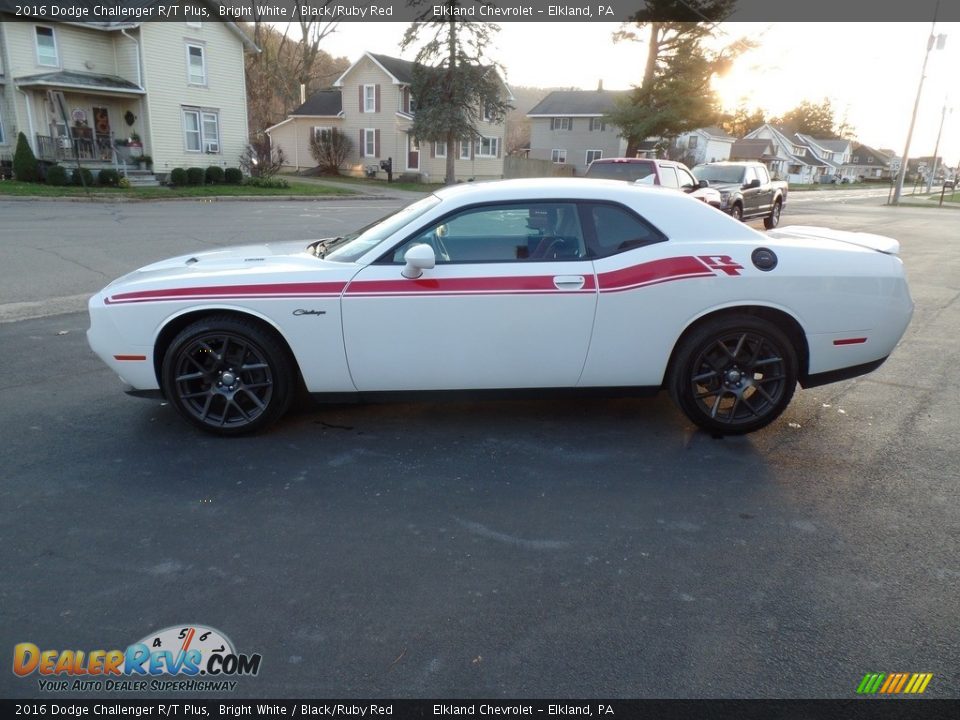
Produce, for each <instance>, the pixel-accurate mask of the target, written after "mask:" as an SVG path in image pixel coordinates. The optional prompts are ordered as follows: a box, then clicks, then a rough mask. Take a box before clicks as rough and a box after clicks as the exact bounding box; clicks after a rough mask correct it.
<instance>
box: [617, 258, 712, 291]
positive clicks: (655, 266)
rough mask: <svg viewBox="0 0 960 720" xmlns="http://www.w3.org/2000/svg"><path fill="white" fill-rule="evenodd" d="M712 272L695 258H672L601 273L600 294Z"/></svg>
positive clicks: (707, 275) (710, 274)
mask: <svg viewBox="0 0 960 720" xmlns="http://www.w3.org/2000/svg"><path fill="white" fill-rule="evenodd" d="M713 276H714V272H713V270H711V269H710V268H709V267H707V266H706V265H705V264H704V263H703V262H701V261H700V260H698V259H697V258H695V257H691V256H688V257H674V258H665V259H663V260H654V261H652V262H647V263H642V264H640V265H634V266H633V267H628V268H624V269H623V270H613V271H611V272H606V273H601V274H600V276H599V279H600V292H618V291H621V290H630V289H632V288H636V287H641V286H643V285H653V284H655V283H662V282H666V281H668V280H682V279H683V278H691V277H713Z"/></svg>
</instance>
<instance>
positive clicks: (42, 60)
mask: <svg viewBox="0 0 960 720" xmlns="http://www.w3.org/2000/svg"><path fill="white" fill-rule="evenodd" d="M36 30H37V36H36V37H37V64H39V65H48V66H50V67H59V66H60V56H59V54H58V53H57V38H56V37H55V36H54V34H53V28H51V27H44V26H43V25H37V28H36Z"/></svg>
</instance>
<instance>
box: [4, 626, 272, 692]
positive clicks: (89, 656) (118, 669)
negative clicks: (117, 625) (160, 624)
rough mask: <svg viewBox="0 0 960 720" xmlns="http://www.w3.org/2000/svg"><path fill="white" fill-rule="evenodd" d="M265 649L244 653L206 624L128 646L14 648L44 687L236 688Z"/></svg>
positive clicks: (18, 668) (18, 662) (16, 661)
mask: <svg viewBox="0 0 960 720" xmlns="http://www.w3.org/2000/svg"><path fill="white" fill-rule="evenodd" d="M261 659H262V657H261V655H260V654H259V653H254V654H252V655H245V654H242V653H238V652H237V651H236V650H235V649H234V646H233V643H232V642H230V640H229V638H227V636H226V635H224V634H223V633H222V632H220V631H219V630H214V629H213V628H211V627H206V626H204V625H174V626H171V627H168V628H165V629H163V630H161V631H160V632H156V633H151V634H150V635H147V636H146V637H145V638H143V639H142V640H140V641H139V642H136V643H133V644H132V645H129V646H128V647H127V648H126V649H125V650H89V651H84V650H41V649H40V648H39V647H38V646H37V645H35V644H34V643H30V642H22V643H18V644H17V645H15V646H14V648H13V672H14V674H15V675H17V676H19V677H22V678H27V677H30V676H32V675H37V676H38V678H37V682H38V683H39V689H40V690H41V691H42V692H76V691H90V692H103V691H108V692H131V691H133V692H136V691H145V690H149V691H153V692H156V691H158V690H159V691H171V692H187V691H196V690H209V691H216V692H223V691H232V690H235V689H236V687H237V682H238V681H237V680H235V679H234V678H237V677H242V676H244V675H248V676H249V675H256V674H257V673H258V672H260V661H261Z"/></svg>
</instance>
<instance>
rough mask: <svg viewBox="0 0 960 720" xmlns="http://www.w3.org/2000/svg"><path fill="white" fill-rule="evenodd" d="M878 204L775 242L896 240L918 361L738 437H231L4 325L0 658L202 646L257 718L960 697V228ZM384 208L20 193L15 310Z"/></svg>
mask: <svg viewBox="0 0 960 720" xmlns="http://www.w3.org/2000/svg"><path fill="white" fill-rule="evenodd" d="M798 195H799V193H798ZM377 202H380V201H377ZM876 202H879V201H871V200H869V199H862V200H859V201H856V202H829V203H825V204H820V203H815V202H803V203H796V204H794V203H792V202H791V205H790V206H789V211H788V212H789V214H785V216H784V223H785V224H799V223H803V224H820V225H832V226H835V227H840V228H845V229H874V230H876V229H877V228H882V232H883V233H885V234H889V235H892V236H895V237H898V238H899V239H900V240H901V242H902V245H903V257H904V260H905V263H906V265H907V269H908V273H909V276H910V279H911V288H912V291H913V294H914V299H915V301H916V304H917V311H916V315H915V318H914V321H913V323H912V325H911V327H910V329H909V330H908V333H907V335H906V337H905V339H904V342H903V343H902V345H901V347H900V348H898V350H897V351H896V352H895V353H894V355H893V356H892V357H891V359H890V360H889V361H888V362H887V363H886V364H885V365H884V366H883V367H882V368H881V369H880V370H878V371H877V372H875V373H873V374H872V375H869V376H866V377H864V378H860V379H857V380H853V381H848V382H844V383H839V384H835V385H830V386H826V387H822V388H817V389H814V390H809V391H800V392H798V394H797V396H796V397H795V399H794V401H793V403H792V404H791V406H790V407H789V408H788V409H787V411H786V413H785V414H784V416H783V417H782V418H781V419H780V420H779V421H778V422H776V423H775V424H774V425H772V426H771V427H769V428H767V429H765V430H763V431H761V432H759V433H756V434H753V435H751V436H749V437H742V438H727V439H724V440H715V439H711V438H710V437H709V436H706V435H704V434H702V433H700V432H697V431H695V430H694V429H693V428H692V427H691V426H690V425H689V423H687V422H686V421H685V420H684V418H683V417H682V416H681V415H680V413H679V412H677V411H676V410H675V409H674V408H673V407H672V406H671V404H670V402H669V401H668V399H667V398H666V397H664V396H660V397H657V398H654V399H648V400H638V399H629V400H627V399H625V400H591V401H586V402H584V401H576V402H570V401H556V400H553V401H551V400H543V401H536V402H533V401H529V402H528V401H522V402H521V401H513V402H508V401H504V402H482V403H479V402H478V403H448V404H438V403H429V404H399V405H369V406H354V405H334V406H320V407H306V408H304V409H301V410H300V411H299V412H296V413H294V414H293V415H292V416H291V417H290V418H289V419H287V420H285V421H283V422H282V423H281V424H280V426H279V427H278V428H277V429H276V430H275V431H273V432H271V433H269V434H267V435H264V436H259V437H254V438H247V439H242V440H232V441H231V440H219V439H214V438H211V437H208V436H206V435H203V434H200V433H197V432H194V431H193V430H191V429H189V428H188V427H187V426H186V425H184V424H183V423H182V422H180V421H179V420H178V419H177V418H176V417H175V414H174V413H173V411H172V410H171V408H170V407H168V406H165V405H163V404H161V403H159V402H156V401H146V400H135V399H132V398H128V397H126V396H124V395H123V394H121V393H120V388H119V384H118V383H117V381H116V378H115V377H113V376H112V375H111V373H110V372H109V371H108V370H107V369H106V368H105V367H104V366H103V365H102V363H100V361H99V360H98V359H97V358H96V357H94V356H93V355H92V353H90V351H89V350H88V349H87V347H86V342H85V338H84V331H85V329H86V317H85V315H84V314H83V313H79V312H73V313H69V314H57V315H47V316H45V317H39V318H34V319H26V320H20V321H18V322H6V323H3V324H0V357H2V358H3V359H4V361H5V365H6V367H5V372H4V373H3V379H2V381H0V405H2V407H3V408H5V411H4V412H3V413H2V414H0V435H2V437H3V438H4V445H3V449H2V450H0V453H2V467H3V468H4V472H3V476H2V482H0V540H2V542H0V566H2V567H3V568H4V569H5V572H4V578H3V581H2V584H0V648H7V650H6V652H10V649H11V648H12V647H13V645H14V644H15V643H18V642H26V641H29V642H33V643H35V644H37V645H38V646H39V647H41V648H44V649H46V648H57V649H63V648H75V649H87V650H92V649H112V648H125V647H126V646H127V645H129V644H130V643H132V642H135V641H137V640H139V639H140V638H142V637H144V636H146V635H147V634H148V633H151V632H154V631H157V630H160V629H162V628H165V627H168V626H171V625H180V624H185V623H203V624H206V625H210V626H212V627H214V628H218V629H220V630H222V631H223V632H224V633H226V634H227V635H228V636H229V637H230V638H231V639H232V640H233V642H234V644H235V645H236V646H237V649H238V650H240V651H241V652H245V653H254V652H256V653H261V654H262V655H263V664H262V669H261V672H260V674H259V675H258V676H257V677H252V678H243V679H241V680H240V682H239V685H238V687H237V689H236V690H235V692H234V693H232V695H234V696H236V697H238V698H240V697H255V696H258V697H265V696H274V697H297V696H300V697H302V696H309V697H317V698H319V697H340V698H347V697H381V698H389V697H448V698H463V697H492V698H501V697H502V698H509V697H520V696H526V697H543V698H547V697H551V698H552V697H557V698H564V697H578V696H579V697H624V698H630V697H851V696H853V691H854V689H855V688H856V685H857V684H858V683H859V681H860V679H861V678H862V677H863V675H864V674H865V673H866V672H894V671H896V672H913V671H917V672H932V673H933V674H934V679H933V681H932V682H931V684H930V686H929V688H928V690H927V695H928V696H933V697H957V696H958V695H960V674H958V668H960V629H958V628H960V624H958V610H957V602H956V597H957V587H958V583H960V566H958V563H957V558H958V557H960V531H958V528H960V502H958V499H960V498H958V494H960V491H958V482H957V481H958V470H957V468H960V449H958V446H957V442H956V438H957V433H956V428H957V427H958V426H960V406H958V404H957V402H956V393H957V391H956V388H957V387H958V382H960V373H958V370H957V364H956V362H955V358H956V357H957V356H958V355H960V336H958V334H957V332H956V329H957V327H960V302H958V301H957V299H958V297H960V252H958V250H957V246H956V243H955V238H957V237H960V213H956V212H950V211H936V210H927V209H913V208H905V207H904V208H897V209H894V208H887V207H883V206H881V205H879V204H873V203H876ZM387 205H388V203H387V202H386V201H384V202H382V203H381V204H380V205H379V206H378V207H371V206H370V205H369V203H368V204H367V205H366V206H361V203H345V204H342V205H341V204H339V203H338V204H321V203H307V204H303V203H276V204H274V203H257V204H253V203H251V204H249V205H248V204H244V203H211V204H193V203H187V204H182V203H178V204H175V205H174V204H149V205H124V206H99V205H85V204H80V205H74V204H55V203H33V204H29V205H27V204H24V203H4V204H0V213H2V215H3V217H4V231H3V236H2V238H0V241H2V250H3V253H4V255H3V264H2V269H0V273H2V277H3V282H2V283H0V293H3V295H2V300H0V302H2V303H3V304H4V307H7V308H8V310H9V304H10V303H12V302H19V301H22V300H27V301H32V302H36V303H38V304H39V305H38V308H39V310H38V308H34V311H33V312H40V311H41V310H42V309H43V307H42V306H43V303H45V302H47V301H48V299H49V298H50V297H54V296H56V297H70V296H71V295H83V294H85V293H88V292H91V291H92V290H94V289H96V288H97V287H99V286H100V285H102V284H103V282H104V281H105V279H106V277H107V276H112V275H116V274H120V273H122V272H125V271H126V270H129V269H131V268H132V267H135V266H137V265H141V264H143V263H145V262H148V261H150V260H153V259H157V258H160V257H163V256H166V255H169V254H173V253H178V252H186V251H189V250H191V249H195V248H196V247H197V246H198V245H200V246H206V245H223V244H228V243H233V242H247V241H254V240H261V239H266V240H271V239H281V238H282V239H290V238H291V237H303V238H308V237H315V236H320V235H323V234H330V233H331V232H335V231H336V230H337V229H339V228H341V227H342V226H344V225H348V224H350V225H353V224H356V223H355V221H356V222H361V221H362V220H363V218H364V217H366V218H369V217H372V216H374V215H375V214H378V213H380V212H385V211H386V209H387ZM10 228H14V234H13V235H11V233H10V232H9V229H10ZM51 307H52V306H51ZM50 309H51V308H50V307H48V308H47V311H50ZM8 319H12V318H11V317H8ZM8 660H9V656H8ZM39 694H40V692H39V690H38V685H37V681H36V676H33V677H31V678H26V679H21V678H17V677H15V676H14V675H13V674H12V673H10V672H9V671H8V672H6V673H0V697H29V696H37V695H39ZM101 695H102V693H101Z"/></svg>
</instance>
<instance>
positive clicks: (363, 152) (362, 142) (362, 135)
mask: <svg viewBox="0 0 960 720" xmlns="http://www.w3.org/2000/svg"><path fill="white" fill-rule="evenodd" d="M366 140H367V138H366V137H365V133H364V132H363V128H360V146H359V147H360V157H362V158H363V157H366V156H367V143H366Z"/></svg>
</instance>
